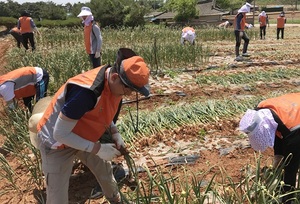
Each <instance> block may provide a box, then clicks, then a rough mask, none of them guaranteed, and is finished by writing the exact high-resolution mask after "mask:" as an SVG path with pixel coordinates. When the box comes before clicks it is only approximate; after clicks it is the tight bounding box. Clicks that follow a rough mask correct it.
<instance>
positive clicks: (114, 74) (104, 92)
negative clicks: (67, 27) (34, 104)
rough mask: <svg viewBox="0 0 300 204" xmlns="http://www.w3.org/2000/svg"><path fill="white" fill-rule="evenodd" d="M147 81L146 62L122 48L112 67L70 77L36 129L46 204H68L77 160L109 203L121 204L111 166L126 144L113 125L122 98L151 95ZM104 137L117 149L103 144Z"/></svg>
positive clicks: (102, 67)
mask: <svg viewBox="0 0 300 204" xmlns="http://www.w3.org/2000/svg"><path fill="white" fill-rule="evenodd" d="M149 75H150V71H149V69H148V67H147V65H146V63H145V62H144V60H143V58H141V57H140V56H137V55H136V54H135V53H134V52H133V51H132V50H130V49H126V48H121V49H119V51H118V54H117V60H116V62H115V64H114V65H113V66H111V65H105V66H101V67H97V68H95V69H92V70H89V71H87V72H84V73H82V74H79V75H77V76H75V77H72V78H70V79H69V80H68V81H67V82H66V83H65V84H64V85H63V86H62V87H61V88H60V89H59V90H58V91H57V92H56V94H55V95H54V97H53V99H52V100H51V102H50V105H49V106H48V107H47V109H46V111H45V113H44V114H43V116H42V118H41V119H40V121H39V123H38V125H37V136H38V139H39V140H40V141H39V143H40V145H39V149H40V152H41V157H42V169H43V172H44V175H45V179H46V193H47V201H46V203H48V204H49V203H51V204H66V203H68V188H69V178H70V175H71V171H72V167H73V160H74V159H75V158H78V159H79V160H80V161H81V162H82V163H83V164H85V165H86V166H87V167H88V168H89V169H90V170H91V172H93V174H94V175H95V177H96V179H97V181H98V183H99V184H100V186H101V189H102V191H103V194H104V196H105V197H106V199H107V200H108V201H109V202H110V203H112V204H115V203H122V200H121V197H120V194H119V190H118V186H117V183H116V180H115V179H114V177H113V171H112V165H111V161H112V160H113V159H114V158H116V157H118V156H121V152H120V150H122V148H125V144H124V141H123V139H122V137H121V135H120V133H119V132H118V129H117V127H116V126H115V124H114V123H113V119H114V116H115V115H116V114H117V111H118V107H119V104H120V101H121V100H122V96H124V95H130V94H131V93H132V92H133V91H136V92H139V93H141V94H143V95H145V96H148V95H149V89H148V87H149V86H148V80H149ZM105 131H107V132H108V133H109V134H110V135H111V137H112V139H113V141H114V143H105V144H102V143H99V139H100V138H101V136H102V135H103V133H104V132H105Z"/></svg>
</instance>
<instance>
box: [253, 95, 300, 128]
mask: <svg viewBox="0 0 300 204" xmlns="http://www.w3.org/2000/svg"><path fill="white" fill-rule="evenodd" d="M258 107H259V108H269V109H271V110H273V111H274V112H275V113H276V114H277V116H278V117H279V118H280V120H281V121H282V122H283V124H284V125H285V126H286V127H287V128H288V129H289V130H290V131H293V130H295V129H297V128H299V127H300V93H290V94H285V95H283V96H279V97H275V98H270V99H266V100H264V101H262V102H260V103H259V104H258Z"/></svg>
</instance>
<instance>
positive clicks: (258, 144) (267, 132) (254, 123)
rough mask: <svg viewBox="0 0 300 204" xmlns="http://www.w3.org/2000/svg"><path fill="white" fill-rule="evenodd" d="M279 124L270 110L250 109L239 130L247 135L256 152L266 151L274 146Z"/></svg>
mask: <svg viewBox="0 0 300 204" xmlns="http://www.w3.org/2000/svg"><path fill="white" fill-rule="evenodd" d="M277 126H278V124H277V123H276V122H275V120H274V117H273V115H272V113H271V111H270V110H269V109H260V110H258V111H256V110H250V109H248V110H247V112H246V113H245V115H244V116H243V117H242V119H241V121H240V127H239V129H240V130H241V131H242V132H244V133H246V134H247V135H248V138H249V142H250V144H251V147H252V148H253V149H254V150H256V151H265V150H266V149H267V148H268V147H273V146H274V140H275V132H276V130H277Z"/></svg>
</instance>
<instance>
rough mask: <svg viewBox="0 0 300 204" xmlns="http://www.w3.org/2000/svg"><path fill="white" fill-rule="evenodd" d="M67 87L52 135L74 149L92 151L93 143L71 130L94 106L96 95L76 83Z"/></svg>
mask: <svg viewBox="0 0 300 204" xmlns="http://www.w3.org/2000/svg"><path fill="white" fill-rule="evenodd" d="M67 88H68V90H67V94H66V101H65V103H64V105H63V107H62V109H61V112H60V114H59V117H58V119H57V121H56V123H55V126H54V132H53V137H54V139H55V140H57V141H58V142H60V143H62V144H65V145H67V146H69V147H72V148H74V149H78V150H82V151H87V152H92V150H93V148H94V143H93V142H91V141H88V140H86V139H84V138H82V137H80V136H79V135H77V134H75V133H73V132H72V130H73V128H74V127H75V125H76V124H77V121H78V120H79V119H80V118H81V117H82V116H83V115H84V114H85V113H86V112H87V111H90V110H91V109H92V108H93V107H94V105H95V103H96V100H97V99H96V96H95V95H94V93H93V92H92V91H90V90H89V89H85V88H82V87H80V86H77V85H68V87H67ZM82 104H84V106H83V105H82Z"/></svg>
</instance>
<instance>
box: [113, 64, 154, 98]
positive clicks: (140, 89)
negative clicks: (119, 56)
mask: <svg viewBox="0 0 300 204" xmlns="http://www.w3.org/2000/svg"><path fill="white" fill-rule="evenodd" d="M118 74H119V76H120V79H121V81H122V83H124V84H125V85H126V86H128V87H129V88H131V89H132V90H134V91H137V92H139V93H140V94H142V95H144V96H146V97H147V96H149V95H150V85H149V84H146V85H144V86H143V87H137V86H135V85H134V84H132V83H131V81H130V80H129V79H128V78H127V77H126V74H125V72H124V70H123V69H120V70H118Z"/></svg>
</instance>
